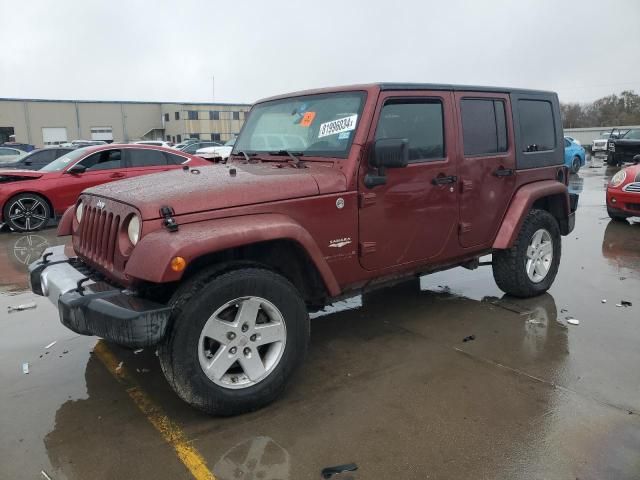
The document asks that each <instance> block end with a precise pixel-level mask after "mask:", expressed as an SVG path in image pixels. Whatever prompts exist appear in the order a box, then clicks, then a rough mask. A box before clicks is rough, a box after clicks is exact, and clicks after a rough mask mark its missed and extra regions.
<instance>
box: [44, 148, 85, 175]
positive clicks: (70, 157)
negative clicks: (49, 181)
mask: <svg viewBox="0 0 640 480" xmlns="http://www.w3.org/2000/svg"><path fill="white" fill-rule="evenodd" d="M85 153H86V152H85V149H84V148H78V149H76V150H73V151H71V152H69V153H67V154H66V155H63V156H62V157H59V158H56V159H55V160H54V161H53V162H51V163H50V164H48V165H45V166H44V167H42V168H41V169H40V171H41V172H59V171H61V170H64V169H65V168H66V167H67V166H68V165H69V164H71V163H73V162H75V161H76V160H79V159H81V158H82V157H83V156H84V155H85Z"/></svg>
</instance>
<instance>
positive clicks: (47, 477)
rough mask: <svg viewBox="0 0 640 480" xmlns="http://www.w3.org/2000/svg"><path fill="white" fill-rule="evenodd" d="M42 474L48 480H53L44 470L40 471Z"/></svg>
mask: <svg viewBox="0 0 640 480" xmlns="http://www.w3.org/2000/svg"><path fill="white" fill-rule="evenodd" d="M40 473H41V474H42V476H43V477H44V478H45V479H46V480H51V477H50V476H49V475H47V472H45V471H44V470H40Z"/></svg>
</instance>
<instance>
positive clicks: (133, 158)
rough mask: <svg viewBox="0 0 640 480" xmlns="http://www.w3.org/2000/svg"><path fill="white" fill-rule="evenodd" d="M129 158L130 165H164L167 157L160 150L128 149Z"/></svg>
mask: <svg viewBox="0 0 640 480" xmlns="http://www.w3.org/2000/svg"><path fill="white" fill-rule="evenodd" d="M129 159H130V162H131V167H133V168H136V167H154V166H158V165H166V164H167V159H166V158H165V156H164V155H163V152H161V151H160V150H151V149H144V150H143V149H140V150H137V149H133V148H132V149H130V150H129Z"/></svg>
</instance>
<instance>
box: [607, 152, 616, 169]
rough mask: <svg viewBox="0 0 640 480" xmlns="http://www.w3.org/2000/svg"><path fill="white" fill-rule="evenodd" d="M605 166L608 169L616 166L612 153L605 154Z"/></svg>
mask: <svg viewBox="0 0 640 480" xmlns="http://www.w3.org/2000/svg"><path fill="white" fill-rule="evenodd" d="M607 165H609V166H610V167H617V166H618V161H617V160H616V157H615V155H614V154H613V153H608V154H607Z"/></svg>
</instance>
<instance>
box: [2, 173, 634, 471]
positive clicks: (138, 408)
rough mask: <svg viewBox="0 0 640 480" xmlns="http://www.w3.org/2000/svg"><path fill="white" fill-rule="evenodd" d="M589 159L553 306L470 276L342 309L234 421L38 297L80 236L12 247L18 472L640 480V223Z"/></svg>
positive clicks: (7, 320) (11, 243) (454, 275)
mask: <svg viewBox="0 0 640 480" xmlns="http://www.w3.org/2000/svg"><path fill="white" fill-rule="evenodd" d="M589 165H590V164H588V165H587V166H586V167H585V168H583V169H582V170H581V171H580V173H579V174H578V175H574V176H572V178H571V185H570V188H571V189H572V190H573V191H576V192H578V193H580V203H579V209H578V214H577V222H576V228H575V230H574V231H573V233H572V234H571V235H569V236H568V237H565V238H564V239H563V246H562V247H563V252H562V257H563V258H562V262H561V264H560V272H559V275H558V277H557V280H556V282H555V284H554V285H553V287H552V288H551V290H550V291H549V293H547V294H544V295H542V296H539V297H536V298H532V299H528V300H518V299H515V298H509V297H504V296H503V294H502V293H501V292H500V291H499V290H498V288H497V287H496V285H495V283H494V281H493V278H492V274H491V269H490V268H488V267H484V268H483V267H481V268H479V269H478V270H475V271H467V270H464V269H461V268H457V269H454V270H450V271H447V272H442V273H438V274H434V275H431V276H428V277H423V278H422V279H421V280H420V284H419V285H418V283H417V282H409V283H405V284H401V285H398V286H396V287H393V288H390V289H386V290H379V291H377V292H375V293H372V294H370V295H367V296H365V297H364V298H354V299H352V300H350V301H345V302H342V303H341V304H339V305H336V306H335V308H332V309H329V311H328V312H326V313H325V314H319V315H315V318H314V320H313V321H312V324H311V330H312V334H311V346H310V353H309V358H308V359H307V361H306V362H305V364H304V365H303V367H302V368H301V369H300V370H299V372H298V373H297V375H296V378H295V379H294V381H293V382H292V383H291V385H290V387H289V388H288V390H287V392H286V394H285V395H284V396H283V397H282V398H281V399H279V400H278V401H276V402H275V403H274V404H272V405H270V406H269V407H267V408H265V409H262V410H260V411H257V412H254V413H251V414H246V415H242V416H238V417H232V418H212V417H208V416H205V415H203V414H201V413H199V412H197V411H196V410H194V409H192V408H190V407H189V406H188V405H186V404H185V403H184V402H182V401H181V400H180V399H178V397H177V396H176V395H175V394H174V393H173V391H172V390H171V389H170V388H169V386H168V385H167V383H166V381H165V379H164V376H163V375H162V373H161V371H160V367H159V364H158V360H157V358H156V356H155V353H154V351H153V350H150V349H147V350H144V351H142V352H139V353H134V352H133V351H130V350H124V349H122V348H118V347H116V346H113V345H110V344H107V343H105V342H103V341H99V340H98V339H96V338H91V337H83V336H79V335H76V334H74V333H73V332H71V331H69V330H67V329H66V328H64V327H63V326H61V325H60V324H59V322H58V319H57V312H56V309H55V308H54V307H53V306H52V305H50V304H49V303H48V300H46V299H44V298H41V297H36V296H34V295H32V294H31V293H26V290H27V288H28V287H27V283H26V276H25V273H24V269H25V265H26V264H28V263H29V262H30V261H33V260H34V259H35V258H36V257H37V256H38V254H39V253H40V252H41V251H42V249H44V248H45V247H46V246H52V245H56V244H61V243H64V242H65V241H67V239H65V238H61V239H60V238H57V237H56V236H55V230H53V229H50V230H45V231H43V232H38V233H36V234H32V235H19V234H13V233H2V234H0V268H1V269H2V271H3V272H5V273H3V275H2V280H1V281H2V284H1V285H0V309H2V311H6V310H7V308H8V307H10V306H15V305H21V304H28V303H29V302H35V304H36V308H35V309H28V310H24V311H19V312H14V313H11V314H9V315H4V316H3V320H2V322H3V327H4V331H3V335H2V336H1V337H0V419H2V420H1V422H2V424H1V425H0V431H2V436H1V437H0V465H2V466H1V467H0V469H1V472H2V474H1V475H0V476H1V477H2V478H10V479H33V478H46V477H43V475H45V474H46V475H47V476H49V477H50V478H52V479H55V480H58V479H87V478H92V479H113V478H137V479H164V478H172V479H178V478H193V477H195V478H217V479H220V480H227V479H261V480H268V479H274V480H275V479H281V480H284V479H292V480H294V479H295V480H300V479H316V478H321V477H320V472H321V470H322V469H323V468H325V467H327V466H333V465H339V464H346V463H351V462H353V463H356V464H357V466H358V470H357V471H355V472H351V473H348V474H341V475H339V476H336V477H334V478H337V479H339V478H343V479H346V478H352V479H371V478H388V479H414V478H415V479H423V478H461V479H462V478H474V479H481V478H486V479H520V478H521V479H533V478H554V479H555V478H579V479H581V480H582V479H602V478H612V479H613V478H615V479H633V478H639V477H640V463H639V461H638V451H640V416H639V412H640V371H639V369H638V365H640V348H639V345H640V328H639V321H640V314H639V313H638V312H639V311H640V310H639V309H640V223H635V224H634V223H629V224H626V223H620V222H612V221H610V220H609V218H608V216H607V212H606V209H605V205H604V186H605V182H606V180H607V179H608V178H610V177H611V175H613V174H614V173H615V171H616V170H617V169H614V168H611V167H606V165H605V166H597V167H596V168H589ZM605 300H606V302H605ZM622 300H624V301H627V302H631V304H632V305H631V306H617V305H620V304H621V301H622ZM573 318H575V319H578V320H579V325H571V324H569V323H568V322H567V320H568V319H573ZM470 336H473V339H469V337H470ZM465 338H467V339H469V340H468V341H463V339H465ZM52 342H56V343H55V344H53V345H51V346H50V347H49V348H48V349H47V348H45V347H46V346H48V345H50V344H51V343H52ZM26 362H28V363H29V373H28V374H25V373H23V368H22V365H23V363H26ZM41 472H44V474H43V473H41Z"/></svg>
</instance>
